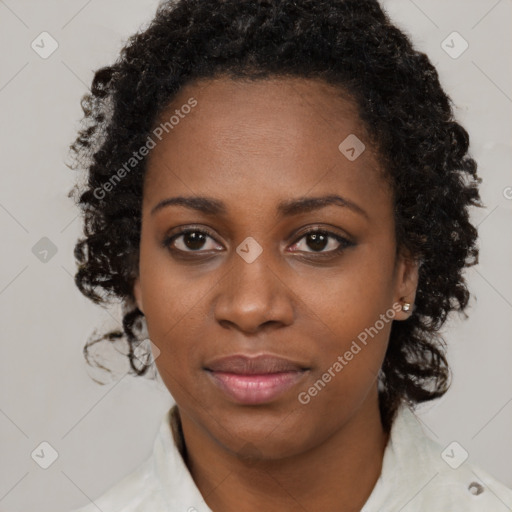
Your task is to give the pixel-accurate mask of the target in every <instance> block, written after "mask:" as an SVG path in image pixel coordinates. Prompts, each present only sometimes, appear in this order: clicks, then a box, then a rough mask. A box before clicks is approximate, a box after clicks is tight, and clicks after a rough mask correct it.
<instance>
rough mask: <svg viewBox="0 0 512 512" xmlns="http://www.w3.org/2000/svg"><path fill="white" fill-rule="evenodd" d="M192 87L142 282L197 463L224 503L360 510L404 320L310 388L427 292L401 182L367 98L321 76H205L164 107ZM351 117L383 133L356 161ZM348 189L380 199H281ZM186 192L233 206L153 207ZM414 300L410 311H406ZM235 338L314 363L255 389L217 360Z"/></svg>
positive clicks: (378, 453) (151, 175)
mask: <svg viewBox="0 0 512 512" xmlns="http://www.w3.org/2000/svg"><path fill="white" fill-rule="evenodd" d="M190 97H194V98H195V99H196V100H197V102H198V104H197V106H196V107H194V108H193V109H192V111H191V112H190V113H189V114H188V115H186V116H184V118H183V119H180V122H179V124H178V125H176V126H175V127H174V128H173V130H172V131H169V133H168V134H165V136H164V137H163V138H162V140H161V141H160V142H159V143H158V144H157V146H156V147H155V148H154V149H153V150H152V151H151V153H150V155H149V157H148V165H147V173H146V178H145V184H144V195H143V206H142V208H143V210H142V232H141V243H140V266H139V277H138V279H137V280H136V283H135V287H134V295H135V298H136V301H137V305H138V307H139V308H140V310H141V311H142V312H143V313H144V315H145V317H146V322H147V327H148V332H149V335H150V338H151V340H152V342H153V343H154V344H155V345H156V346H157V347H158V348H159V349H160V351H161V352H160V355H159V356H158V357H157V359H156V365H157V368H158V371H159V373H160V375H161V377H162V379H163V381H164V382H165V384H166V386H167V388H168V389H169V391H170V393H171V394H172V396H173V397H174V399H175V401H176V403H177V405H178V408H179V412H180V415H181V420H182V425H183V432H184V438H185V443H186V449H187V457H186V463H187V466H188V468H189V470H190V472H191V474H192V477H193V478H194V481H195V482H196V484H197V486H198V488H199V490H200V491H201V493H202V495H203V496H204V498H205V501H206V503H207V504H208V506H209V507H210V508H211V509H212V510H213V511H223V512H226V511H227V512H230V511H239V510H240V504H241V503H243V504H244V506H243V510H245V511H247V512H251V511H258V512H259V511H261V510H266V511H277V510H279V511H280V512H283V511H288V510H289V511H292V510H293V511H296V510H326V511H333V510H340V504H343V510H345V511H358V510H360V508H361V507H362V506H363V504H364V503H365V502H366V500H367V498H368V496H369V495H370V494H371V491H372V489H373V487H374V485H375V482H376V480H377V478H378V476H379V474H380V471H381V467H382V457H383V453H384V449H385V446H386V443H387V441H388V435H387V434H386V432H385V431H384V429H383V427H382V423H381V419H380V414H379V409H378V393H377V373H378V370H379V369H380V367H381V365H382V362H383V359H384V355H385V352H386V347H387V344H388V340H389V333H390V327H391V321H389V322H387V323H385V325H384V327H383V328H382V329H381V330H380V331H379V332H378V334H377V335H375V336H374V337H373V338H369V341H368V344H367V345H366V346H364V347H363V348H362V350H361V351H360V352H359V353H357V355H355V356H354V357H353V359H352V360H351V361H349V362H347V363H348V364H346V365H345V366H344V367H343V370H342V371H340V372H338V373H336V376H335V377H334V378H332V379H331V381H330V382H329V383H328V384H327V385H326V386H325V387H324V388H323V389H322V390H321V391H320V392H318V394H317V395H316V396H314V397H312V398H311V400H310V402H309V403H308V404H302V403H300V402H299V400H298V394H299V393H300V392H302V391H307V390H308V389H309V388H310V387H311V386H312V385H313V384H314V383H315V382H316V381H317V380H318V379H320V378H321V377H322V374H323V373H325V372H326V371H327V370H328V368H330V367H332V366H333V364H334V363H335V362H336V361H337V358H338V356H340V355H341V356H342V355H343V354H344V353H345V352H346V351H347V350H349V348H350V346H351V344H352V342H353V341H354V340H356V339H357V336H358V334H360V333H361V332H362V331H364V330H365V328H368V327H370V326H373V325H374V324H375V322H376V321H377V320H378V319H379V315H381V314H384V313H385V312H386V311H387V310H389V309H391V308H392V306H393V304H396V303H397V302H404V301H407V302H410V303H413V302H414V295H415V293H416V286H417V279H418V273H417V264H416V262H414V261H412V260H411V259H408V258H407V257H406V256H405V255H403V254H401V253H399V254H398V255H397V250H396V249H397V247H396V241H395V234H394V219H393V195H392V191H391V190H390V189H389V187H388V185H387V184H386V181H385V180H384V178H383V174H382V169H381V168H380V167H379V158H378V155H377V154H376V152H375V151H374V150H373V148H372V147H371V145H370V143H369V141H368V138H367V136H366V134H365V129H364V126H363V124H362V122H361V121H360V118H359V116H358V112H357V108H356V107H355V105H354V104H353V102H352V101H351V100H350V98H349V97H348V96H347V95H342V94H340V90H339V89H335V88H334V87H333V86H331V85H328V84H325V83H323V82H321V81H317V80H313V79H312V80H306V79H298V78H286V79H285V78H273V79H272V80H266V81H255V82H240V81H239V82H235V81H232V80H230V79H229V78H218V79H215V80H204V81H200V82H194V83H189V84H188V85H186V86H185V87H184V88H183V89H182V90H181V91H180V92H179V95H178V96H177V97H176V98H175V99H174V100H173V102H172V105H171V106H170V107H169V109H168V111H167V112H165V113H164V115H162V117H161V119H162V120H166V119H169V117H170V115H172V113H173V112H174V110H175V109H176V108H178V109H179V108H180V106H181V105H183V104H185V103H186V102H187V100H188V99H189V98H190ZM349 134H356V136H358V138H359V139H360V140H362V141H363V142H364V143H365V145H366V150H365V151H364V152H363V153H362V154H361V155H360V156H359V157H358V158H357V159H356V160H354V161H350V160H349V159H347V158H346V157H345V156H344V155H343V154H342V153H341V152H340V150H339V149H338V146H339V144H340V143H341V142H342V141H343V140H344V139H345V138H346V137H347V136H348V135H349ZM331 194H338V195H340V196H342V197H343V198H345V199H347V200H349V201H351V202H353V203H355V204H356V205H358V206H359V208H360V209H362V210H364V212H365V213H364V214H362V213H360V212H358V211H355V210H353V209H350V208H348V207H346V206H345V207H341V206H338V205H329V206H325V207H323V208H319V209H316V210H312V211H309V212H302V213H297V214H294V215H290V216H281V215H279V214H278V212H277V205H278V204H279V203H280V202H281V201H285V200H292V199H297V198H300V197H319V196H326V195H331ZM175 196H208V197H212V198H215V199H217V200H219V201H222V202H223V203H225V206H226V213H225V214H222V215H220V214H217V215H210V214H205V213H202V212H199V211H195V210H193V209H189V208H186V207H184V206H180V205H169V206H166V207H164V208H161V209H160V210H159V211H157V212H156V213H154V214H152V213H151V210H152V209H153V208H154V207H155V205H157V204H158V203H159V202H160V201H162V200H164V199H166V198H169V197H175ZM191 225H192V226H194V227H197V228H198V229H201V228H206V229H209V230H210V232H211V233H212V234H213V235H214V238H211V237H210V236H209V235H206V238H205V240H204V243H203V245H202V246H201V244H197V242H196V245H195V246H194V245H192V249H190V246H187V245H186V244H185V238H186V237H184V236H181V237H178V238H177V239H175V240H174V242H173V243H171V244H170V246H169V247H164V246H163V245H162V241H163V240H164V239H165V237H166V234H167V235H168V234H176V233H177V232H179V229H180V227H181V228H183V227H188V226H191ZM308 226H311V227H317V228H319V229H323V230H327V231H330V232H332V233H334V234H337V235H341V236H343V237H345V238H347V239H348V240H350V241H352V242H353V243H354V245H352V246H348V247H346V248H344V249H343V251H341V252H340V253H339V254H337V255H336V254H335V253H334V252H332V251H333V250H334V249H336V248H337V247H339V246H340V242H338V241H336V239H334V238H332V237H330V238H328V239H327V243H326V244H325V246H324V247H323V248H322V246H319V245H318V242H317V245H315V243H314V242H312V241H311V239H310V238H309V237H308V236H306V235H304V233H303V231H304V228H306V227H308ZM249 236H250V237H252V238H254V239H255V240H256V241H257V242H258V244H259V245H260V246H261V248H262V250H263V252H262V253H261V254H260V255H259V256H258V257H257V258H256V260H255V261H253V262H252V263H248V262H247V261H245V260H244V259H243V258H242V257H240V256H239V254H238V253H237V252H236V248H237V247H238V246H239V245H240V244H241V243H242V242H243V241H244V240H245V239H246V238H247V237H249ZM188 241H189V242H190V237H189V238H188ZM171 246H173V247H174V249H175V251H174V252H173V251H172V250H171V248H170V247H171ZM194 248H195V252H194ZM197 248H198V249H197ZM180 250H181V251H188V252H186V253H185V257H183V256H182V257H179V256H178V254H184V252H181V253H180ZM319 253H323V254H324V255H325V254H330V256H329V255H327V257H324V258H323V259H321V255H322V254H319ZM187 256H188V258H187ZM408 315H410V312H403V311H399V312H398V313H396V316H395V321H402V320H405V319H406V318H407V317H408ZM234 353H244V354H253V355H255V354H261V353H270V354H273V355H278V356H282V357H285V358H288V359H292V360H294V361H298V362H301V363H303V364H304V365H305V366H307V367H309V368H310V370H309V371H308V372H306V373H305V374H304V376H303V378H302V379H301V380H300V381H299V382H298V383H297V384H296V385H295V386H294V387H293V388H292V389H291V390H289V391H287V392H285V393H284V394H283V395H280V396H279V397H278V398H277V399H275V400H273V401H271V402H270V403H265V404H258V405H242V404H239V403H236V402H235V401H233V400H231V399H230V398H228V397H227V396H226V395H225V394H224V393H222V392H221V391H220V390H219V389H217V388H216V387H215V386H213V385H212V383H211V381H210V379H209V378H208V375H206V372H205V370H204V369H203V367H204V365H205V364H206V363H207V362H208V361H211V360H212V359H213V358H215V357H218V356H225V355H230V354H234Z"/></svg>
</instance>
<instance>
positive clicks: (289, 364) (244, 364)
mask: <svg viewBox="0 0 512 512" xmlns="http://www.w3.org/2000/svg"><path fill="white" fill-rule="evenodd" d="M205 369H206V370H210V371H212V372H225V373H235V374H239V375H257V374H264V373H281V372H298V371H303V370H307V369H308V368H307V367H306V366H304V365H303V364H300V363H298V362H296V361H292V360H290V359H285V358H283V357H278V356H273V355H270V354H261V355H258V356H247V355H244V354H235V355H231V356H226V357H219V358H217V359H214V360H212V361H211V362H209V363H208V364H206V365H205Z"/></svg>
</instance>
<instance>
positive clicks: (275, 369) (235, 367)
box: [203, 355, 309, 405]
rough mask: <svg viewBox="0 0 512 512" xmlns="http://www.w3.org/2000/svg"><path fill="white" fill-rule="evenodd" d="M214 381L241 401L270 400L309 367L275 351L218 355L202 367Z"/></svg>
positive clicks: (258, 402)
mask: <svg viewBox="0 0 512 512" xmlns="http://www.w3.org/2000/svg"><path fill="white" fill-rule="evenodd" d="M203 369H204V370H205V371H206V373H207V375H208V376H209V378H210V379H211V382H212V383H213V384H214V385H215V386H216V387H217V389H219V390H220V391H222V392H223V393H224V394H225V395H227V396H228V397H229V398H230V399H231V400H234V401H235V402H236V403H240V404H249V405H254V404H262V403H268V402H271V401H273V400H275V399H277V398H278V397H279V396H281V395H282V394H284V393H285V392H287V391H289V390H290V389H291V388H293V387H294V386H295V385H297V384H298V383H299V381H301V380H302V379H303V378H304V376H305V375H306V374H307V373H308V371H309V368H308V367H306V366H304V365H302V364H300V363H297V362H295V361H291V360H289V359H284V358H281V357H276V356H272V355H260V356H256V357H254V356H252V357H249V356H245V355H233V356H229V357H223V358H220V359H216V360H214V361H212V362H210V363H209V364H207V365H206V366H205V367H204V368H203Z"/></svg>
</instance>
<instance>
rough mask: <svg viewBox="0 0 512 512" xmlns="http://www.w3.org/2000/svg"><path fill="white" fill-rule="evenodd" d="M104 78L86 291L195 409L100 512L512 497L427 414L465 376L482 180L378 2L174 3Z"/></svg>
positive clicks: (88, 205) (445, 105)
mask: <svg viewBox="0 0 512 512" xmlns="http://www.w3.org/2000/svg"><path fill="white" fill-rule="evenodd" d="M91 91H92V92H91V94H89V95H88V96H86V97H85V98H84V102H83V108H84V112H85V117H86V125H85V126H84V128H83V130H82V131H81V132H80V134H79V136H78V137H77V140H76V141H75V143H74V144H73V146H72V149H73V151H74V152H75V154H76V157H77V167H78V166H82V167H84V168H85V169H86V170H87V172H88V180H87V185H86V186H85V187H84V188H81V189H80V188H77V189H76V196H75V197H76V198H77V202H78V204H79V205H80V207H81V208H82V209H83V211H84V214H85V231H84V234H85V237H84V238H83V239H82V240H80V241H79V242H78V244H77V246H76V251H75V254H76V257H77V260H78V263H79V269H78V272H77V274H76V283H77V285H78V287H79V288H80V290H81V291H82V292H83V293H84V294H85V295H86V296H87V297H89V298H90V299H91V300H93V301H95V302H98V303H101V302H106V301H107V300H108V299H109V298H112V297H114V298H118V299H121V300H122V302H123V304H124V306H125V316H124V319H123V332H122V333H109V334H108V335H107V337H108V338H109V339H114V338H116V337H119V336H125V337H126V339H127V340H128V342H129V346H130V353H129V357H130V364H131V366H132V369H133V371H134V372H135V373H136V374H139V375H142V374H144V373H145V372H146V371H147V369H148V368H149V366H150V363H151V361H150V362H149V363H147V364H144V365H143V366H142V367H141V366H140V360H139V359H138V358H137V357H136V352H135V348H136V347H137V344H138V343H139V342H140V339H142V338H143V337H144V336H143V335H142V334H141V333H142V332H144V329H146V328H147V333H148V335H149V339H150V340H151V343H152V345H151V347H152V350H153V356H154V362H155V364H156V367H157V368H158V372H159V374H160V376H161V377H162V379H163V381H164V382H165V385H166V386H167V388H168V390H169V392H170V393H171V394H172V397H173V398H174V400H175V401H176V406H175V407H173V408H172V409H171V410H170V411H169V412H168V414H167V415H166V416H165V417H164V418H163V421H162V425H161V428H160V432H159V434H158V437H157V439H156V440H155V445H154V453H153V455H152V456H151V458H150V459H148V460H147V461H145V463H144V464H143V465H141V466H140V467H139V468H138V469H137V470H136V471H134V472H133V473H132V474H130V475H128V476H127V477H126V478H125V479H123V480H122V481H121V482H119V483H118V484H117V485H116V486H115V487H114V488H112V489H110V490H109V491H108V492H107V493H106V494H105V495H104V496H102V497H100V498H99V499H97V500H94V503H91V504H89V505H88V506H86V507H85V508H83V509H80V510H81V511H82V512H88V511H92V510H97V509H98V508H99V509H101V510H102V511H103V512H106V511H114V510H123V511H143V510H144V511H146V510H147V511H149V510H151V511H156V510H158V511H178V510H188V511H190V512H192V511H196V510H197V511H214V512H218V511H222V512H224V511H235V510H237V511H239V510H243V511H244V512H245V511H247V512H251V511H261V510H265V511H274V510H280V511H283V510H290V511H292V510H293V511H295V510H308V511H313V510H325V511H339V510H344V511H359V510H363V511H364V512H377V511H384V510H386V511H398V510H402V511H413V510H414V511H424V510H425V511H427V510H428V511H431V510H440V511H441V510H450V511H457V510H461V511H462V510H464V511H484V510H485V511H490V510H493V511H501V510H503V511H506V510H511V509H512V492H511V491H510V490H509V489H507V488H506V487H505V486H503V485H502V484H501V483H499V482H497V481H496V480H494V479H493V478H492V477H491V476H490V475H488V474H487V473H485V472H483V471H482V470H480V469H479V468H477V467H475V466H473V465H469V464H468V463H467V462H465V460H464V449H463V447H462V446H460V445H458V444H454V445H450V446H449V447H447V449H446V450H444V448H443V447H441V446H439V445H437V444H436V443H434V442H433V441H431V440H429V439H428V438H427V437H426V436H425V435H424V433H423V431H422V429H421V426H420V425H419V424H418V422H417V420H416V419H415V416H414V413H413V412H412V409H413V407H414V405H415V404H418V403H421V402H426V401H429V400H433V399H435V398H438V397H440V396H442V395H443V394H444V393H445V392H446V390H447V389H448V386H449V375H450V374H449V367H448V364H447V361H446V358H445V355H444V350H443V348H444V343H443V340H442V338H441V336H440V334H439V330H440V328H441V327H442V325H443V324H444V322H445V320H446V318H447V315H448V314H449V313H450V312H451V311H464V309H465V308H466V305H467V302H468V298H469V291H468V289H467V287H466V284H465V281H464V278H463V275H462V274H463V271H464V269H465V268H466V267H468V266H470V265H473V264H475V263H476V262H477V260H478V249H477V246H476V239H477V232H476V229H475V227H474V226H473V225H472V224H471V222H470V220H469V209H470V207H471V206H481V202H480V196H479V192H478V183H479V182H480V179H479V178H478V176H477V172H476V163H475V161H474V160H473V159H472V158H471V157H470V156H469V155H468V144H469V138H468V134H467V132H466V131H465V129H464V128H463V127H462V126H460V125H459V124H458V123H457V122H456V121H455V119H454V116H453V111H452V108H451V105H450V100H449V98H448V97H447V95H446V93H445V92H444V91H443V90H442V88H441V86H440V84H439V80H438V76H437V73H436V70H435V69H434V68H433V66H432V65H431V63H430V62H429V60H428V58H427V57H426V56H425V55H424V54H422V53H420V52H418V51H416V50H415V49H414V48H413V47H412V45H411V43H410V41H409V40H408V39H407V37H406V36H405V35H404V34H403V33H402V32H401V31H400V30H399V29H398V28H396V27H395V26H394V25H393V24H392V23H391V21H390V20H389V18H388V17H387V15H386V14H385V13H384V12H383V11H382V9H381V7H380V6H379V4H378V3H377V1H370V0H365V1H361V0H358V1H355V0H338V1H335V2H333V1H322V0H315V1H312V0H294V1H292V0H180V1H177V2H164V3H162V4H161V5H160V7H159V9H158V12H157V14H156V16H155V18H154V20H153V21H152V23H151V24H150V26H149V27H147V28H146V29H145V30H144V31H143V32H141V33H139V34H136V35H134V36H133V37H132V38H131V39H130V40H129V41H128V43H127V45H126V46H125V48H123V50H122V51H121V55H120V58H119V59H118V61H117V62H116V63H115V64H113V65H112V66H107V67H105V68H102V69H100V70H98V71H97V72H96V74H95V77H94V80H93V84H92V89H91Z"/></svg>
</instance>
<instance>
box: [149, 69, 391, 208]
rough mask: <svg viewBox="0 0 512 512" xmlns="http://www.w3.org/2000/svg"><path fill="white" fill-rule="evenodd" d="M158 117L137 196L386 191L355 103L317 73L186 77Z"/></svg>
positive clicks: (275, 196)
mask: <svg viewBox="0 0 512 512" xmlns="http://www.w3.org/2000/svg"><path fill="white" fill-rule="evenodd" d="M186 105H194V106H193V107H192V108H188V107H186V108H185V107H184V106H186ZM171 120H172V122H170V121H171ZM166 122H167V129H165V126H166V125H165V123H166ZM158 126H160V127H164V129H163V130H162V129H160V132H162V133H161V135H160V138H161V140H156V147H155V148H154V149H152V150H151V153H150V154H149V156H148V162H147V171H146V184H145V194H144V195H145V198H144V200H145V202H147V201H151V202H152V203H154V202H155V201H157V200H158V198H160V199H162V197H160V196H163V195H165V194H166V193H170V192H176V194H175V195H178V194H186V195H195V194H198V195H199V194H200V195H209V196H217V197H224V198H228V197H230V198H231V199H230V200H231V202H233V201H234V200H235V199H236V198H239V199H241V200H243V201H249V200H250V197H254V198H255V199H254V200H255V202H258V201H261V197H263V196H264V197H265V200H272V199H275V200H276V201H277V199H278V198H281V199H282V198H283V197H286V196H304V195H307V193H308V192H309V191H313V189H314V192H333V191H334V190H335V189H336V190H337V191H339V192H346V191H348V192H349V193H350V194H353V195H354V196H361V195H365V194H367V193H368V191H369V190H372V189H375V190H373V192H375V193H376V189H379V190H380V192H381V193H387V190H385V189H386V186H385V182H384V180H383V179H382V170H381V169H380V166H379V160H378V156H377V154H376V153H375V152H374V149H373V147H372V146H371V144H370V143H369V140H368V136H367V133H366V129H365V126H364V124H363V123H362V122H361V120H360V118H359V114H358V109H357V105H356V103H355V102H354V101H353V100H352V99H351V97H350V96H349V95H348V94H347V93H345V92H344V91H343V90H341V89H340V88H338V87H335V86H333V85H330V84H327V83H325V82H322V81H320V80H315V79H299V78H272V79H269V80H243V81H242V80H232V79H229V78H217V79H213V80H202V81H197V82H193V83H189V84H187V85H186V86H185V87H184V88H183V89H182V90H181V91H180V92H179V94H178V95H177V96H176V97H175V98H174V99H173V101H172V103H171V104H170V105H169V106H168V108H166V110H165V111H164V112H163V113H162V114H161V116H160V118H159V120H158V122H157V123H156V124H155V127H158ZM352 149H353V151H352ZM347 150H349V152H348V153H347ZM354 156H355V158H354ZM374 198H375V196H374Z"/></svg>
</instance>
